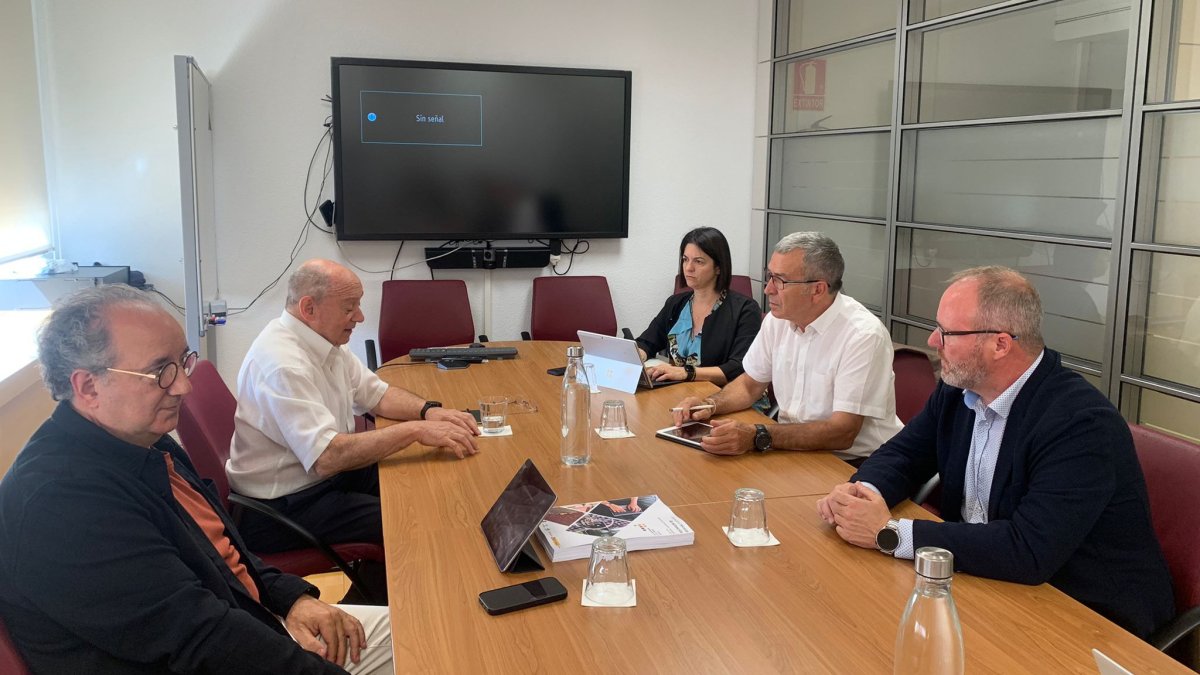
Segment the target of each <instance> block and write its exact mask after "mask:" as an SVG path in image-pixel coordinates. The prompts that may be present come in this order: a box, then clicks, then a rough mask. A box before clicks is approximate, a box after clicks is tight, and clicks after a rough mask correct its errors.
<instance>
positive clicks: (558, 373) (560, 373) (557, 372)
mask: <svg viewBox="0 0 1200 675" xmlns="http://www.w3.org/2000/svg"><path fill="white" fill-rule="evenodd" d="M566 373H567V367H566V366H563V367H561V368H549V369H547V370H546V374H547V375H554V376H556V377H562V376H563V375H565V374H566Z"/></svg>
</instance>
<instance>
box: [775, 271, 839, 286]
mask: <svg viewBox="0 0 1200 675" xmlns="http://www.w3.org/2000/svg"><path fill="white" fill-rule="evenodd" d="M819 281H825V280H824V279H805V280H803V281H799V280H797V281H791V280H788V279H785V278H783V277H782V276H780V275H778V274H775V273H774V272H772V271H771V270H763V282H762V283H763V286H770V285H771V284H775V288H779V289H784V288H787V287H788V286H799V285H802V284H815V283H817V282H819Z"/></svg>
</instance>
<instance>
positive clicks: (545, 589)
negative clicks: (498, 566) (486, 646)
mask: <svg viewBox="0 0 1200 675" xmlns="http://www.w3.org/2000/svg"><path fill="white" fill-rule="evenodd" d="M566 597H567V589H566V588H564V587H563V585H562V582H560V581H559V580H558V579H555V578H554V577H546V578H544V579H536V580H534V581H526V582H525V583H523V584H514V585H512V586H505V587H504V588H497V589H494V590H490V591H484V592H482V593H480V594H479V604H481V605H483V608H484V609H486V610H487V613H488V614H491V615H493V616H495V615H497V614H507V613H509V612H515V611H517V610H518V609H525V608H526V607H537V606H538V605H544V604H546V603H549V602H557V601H559V600H564V599H566Z"/></svg>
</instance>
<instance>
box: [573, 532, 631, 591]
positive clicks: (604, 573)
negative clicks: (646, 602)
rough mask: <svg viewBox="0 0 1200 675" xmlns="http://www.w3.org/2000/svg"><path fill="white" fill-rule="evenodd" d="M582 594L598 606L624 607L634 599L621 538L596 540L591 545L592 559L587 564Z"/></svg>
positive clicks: (599, 538) (598, 538)
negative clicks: (585, 583) (586, 574)
mask: <svg viewBox="0 0 1200 675" xmlns="http://www.w3.org/2000/svg"><path fill="white" fill-rule="evenodd" d="M583 594H584V595H586V596H587V598H588V600H591V601H592V602H594V603H596V604H598V605H623V604H625V603H627V602H629V601H630V600H631V599H633V581H632V580H631V579H630V577H629V557H628V556H627V555H626V550H625V540H624V539H622V538H620V537H597V538H596V541H593V542H592V560H591V562H590V563H588V576H587V585H586V586H585V587H584V589H583Z"/></svg>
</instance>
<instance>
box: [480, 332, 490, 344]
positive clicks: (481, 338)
mask: <svg viewBox="0 0 1200 675" xmlns="http://www.w3.org/2000/svg"><path fill="white" fill-rule="evenodd" d="M479 341H480V342H487V341H488V336H486V335H484V334H483V333H480V334H479Z"/></svg>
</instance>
